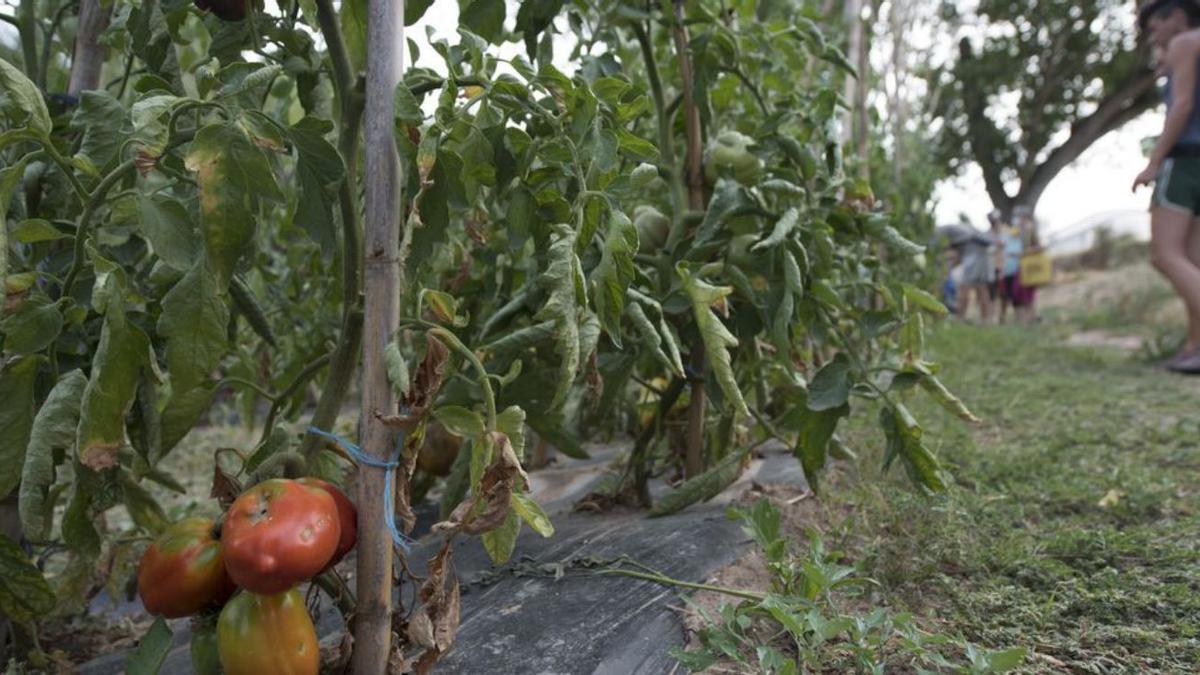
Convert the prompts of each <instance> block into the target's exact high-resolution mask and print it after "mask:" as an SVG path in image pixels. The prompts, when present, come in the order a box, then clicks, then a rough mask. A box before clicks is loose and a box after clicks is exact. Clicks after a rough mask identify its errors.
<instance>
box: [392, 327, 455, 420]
mask: <svg viewBox="0 0 1200 675" xmlns="http://www.w3.org/2000/svg"><path fill="white" fill-rule="evenodd" d="M449 358H450V350H449V349H447V348H446V345H444V344H442V342H441V341H440V340H438V339H437V338H436V337H434V336H433V335H432V334H429V333H426V334H425V358H424V359H423V360H422V361H421V365H419V366H417V372H416V374H415V375H414V376H413V380H412V386H410V387H409V388H408V394H407V395H405V397H404V400H403V405H404V406H405V407H406V408H407V411H406V415H407V416H408V417H411V418H413V419H419V418H421V417H424V416H425V413H426V412H428V411H429V408H430V407H432V406H433V402H434V400H436V399H437V395H438V391H440V390H441V388H442V377H443V376H444V375H445V371H446V360H447V359H449Z"/></svg>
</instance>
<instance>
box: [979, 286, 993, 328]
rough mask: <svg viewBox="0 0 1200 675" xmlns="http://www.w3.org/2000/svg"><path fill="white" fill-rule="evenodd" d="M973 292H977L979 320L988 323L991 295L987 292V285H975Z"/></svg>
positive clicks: (990, 314) (990, 313) (989, 319)
mask: <svg viewBox="0 0 1200 675" xmlns="http://www.w3.org/2000/svg"><path fill="white" fill-rule="evenodd" d="M975 292H976V293H978V294H979V321H980V323H984V324H987V323H990V322H991V320H992V296H991V295H990V294H989V292H988V285H987V284H982V285H980V286H976V291H975Z"/></svg>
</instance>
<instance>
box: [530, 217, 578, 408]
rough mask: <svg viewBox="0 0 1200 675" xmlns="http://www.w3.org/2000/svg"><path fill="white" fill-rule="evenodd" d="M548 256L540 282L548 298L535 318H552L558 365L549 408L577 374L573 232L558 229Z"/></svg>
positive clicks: (564, 394)
mask: <svg viewBox="0 0 1200 675" xmlns="http://www.w3.org/2000/svg"><path fill="white" fill-rule="evenodd" d="M548 255H549V264H548V266H547V268H546V272H545V273H544V274H543V275H542V278H541V283H542V285H543V286H544V287H545V288H546V289H547V290H548V291H549V298H548V299H547V300H546V304H545V305H544V306H543V307H542V308H541V310H539V311H538V314H537V318H538V320H546V319H550V320H553V321H554V326H555V342H556V343H557V351H558V356H559V366H558V384H557V387H556V389H555V391H554V398H553V400H552V402H551V403H550V409H551V410H556V409H558V408H559V406H561V405H562V404H563V402H564V401H566V399H567V394H568V393H569V392H570V391H571V386H572V385H573V384H574V383H575V377H576V376H577V375H579V363H580V354H579V316H578V313H579V310H578V305H577V304H576V294H575V277H576V275H577V274H579V259H578V258H577V257H576V256H575V236H574V233H572V232H570V231H569V230H563V231H560V232H559V235H558V237H557V238H556V239H555V240H554V242H553V243H552V244H550V251H549V253H548Z"/></svg>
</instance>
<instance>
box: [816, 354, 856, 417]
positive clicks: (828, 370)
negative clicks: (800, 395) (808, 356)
mask: <svg viewBox="0 0 1200 675" xmlns="http://www.w3.org/2000/svg"><path fill="white" fill-rule="evenodd" d="M850 384H851V383H850V360H849V359H848V358H846V355H845V354H838V355H837V356H835V357H833V360H832V361H830V362H829V363H826V364H825V366H824V367H822V368H821V370H819V371H817V374H816V375H814V376H813V379H812V382H811V383H810V384H809V388H808V409H809V410H812V411H814V412H820V411H823V410H832V409H834V408H840V407H841V406H843V405H846V402H847V401H849V400H850Z"/></svg>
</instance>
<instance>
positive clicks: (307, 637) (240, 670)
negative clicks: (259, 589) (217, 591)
mask: <svg viewBox="0 0 1200 675" xmlns="http://www.w3.org/2000/svg"><path fill="white" fill-rule="evenodd" d="M217 650H218V652H219V654H220V658H221V668H222V669H223V670H224V672H225V675H262V674H263V673H278V674H279V675H316V673H317V671H318V669H319V668H320V665H321V652H320V648H319V646H318V644H317V631H316V629H315V628H314V627H313V622H312V619H311V618H309V616H308V609H306V608H305V606H304V598H303V596H301V595H300V592H299V591H297V590H296V589H294V588H293V589H291V590H289V591H285V592H282V593H276V594H273V595H259V594H257V593H251V592H249V591H242V592H240V593H238V594H237V595H235V596H234V597H233V599H232V600H230V601H229V604H227V605H225V609H223V610H221V618H220V620H218V621H217Z"/></svg>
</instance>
